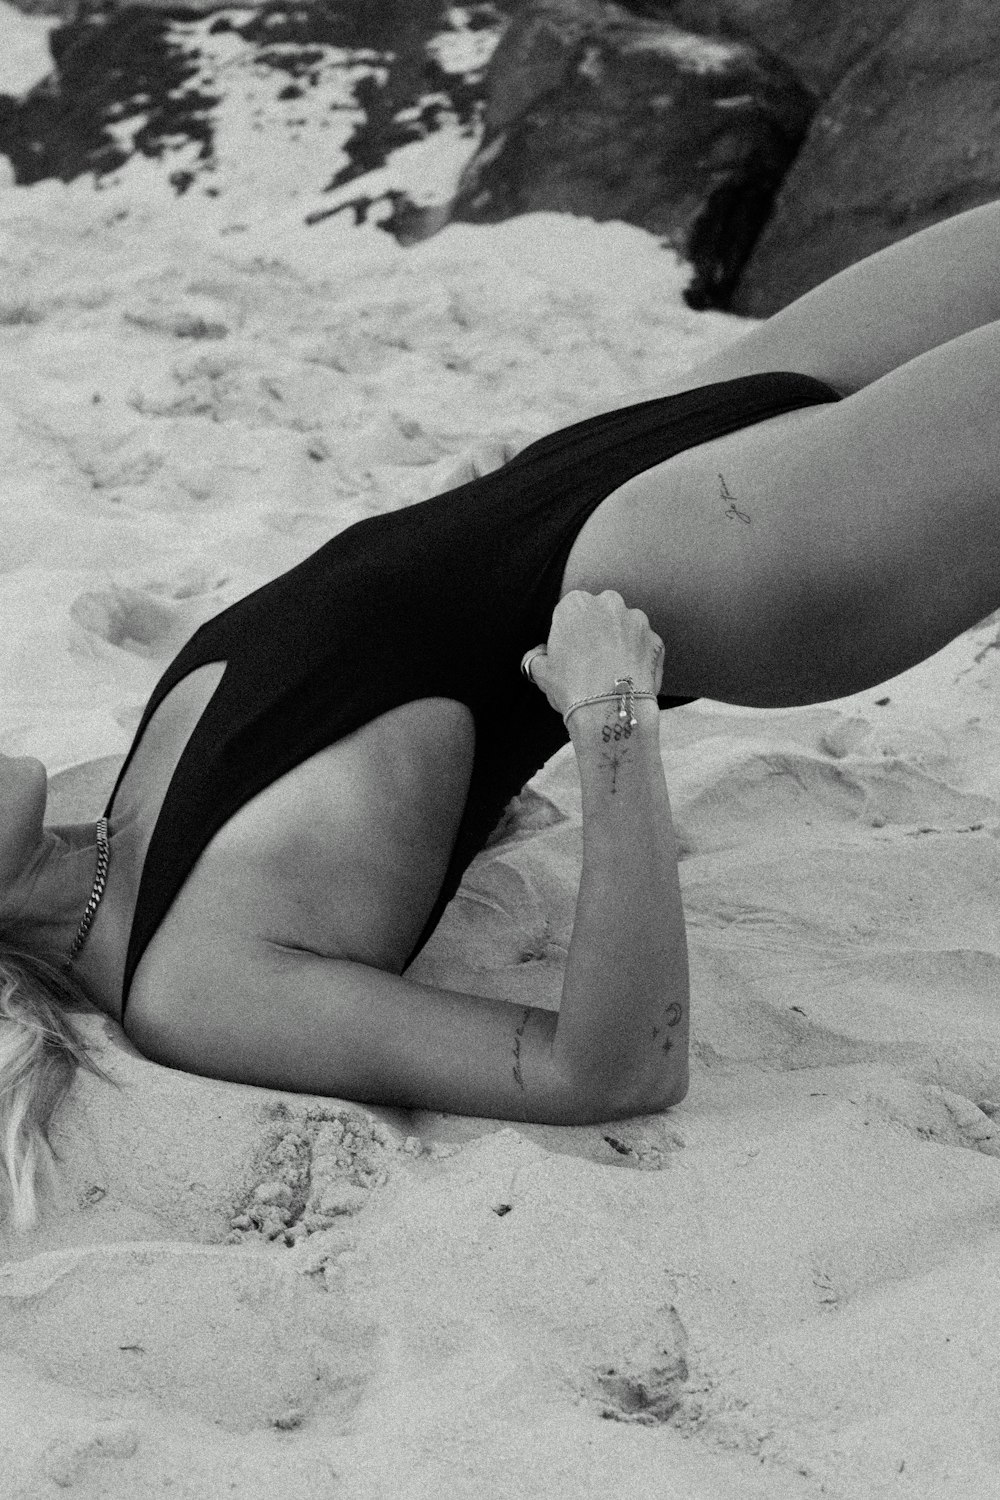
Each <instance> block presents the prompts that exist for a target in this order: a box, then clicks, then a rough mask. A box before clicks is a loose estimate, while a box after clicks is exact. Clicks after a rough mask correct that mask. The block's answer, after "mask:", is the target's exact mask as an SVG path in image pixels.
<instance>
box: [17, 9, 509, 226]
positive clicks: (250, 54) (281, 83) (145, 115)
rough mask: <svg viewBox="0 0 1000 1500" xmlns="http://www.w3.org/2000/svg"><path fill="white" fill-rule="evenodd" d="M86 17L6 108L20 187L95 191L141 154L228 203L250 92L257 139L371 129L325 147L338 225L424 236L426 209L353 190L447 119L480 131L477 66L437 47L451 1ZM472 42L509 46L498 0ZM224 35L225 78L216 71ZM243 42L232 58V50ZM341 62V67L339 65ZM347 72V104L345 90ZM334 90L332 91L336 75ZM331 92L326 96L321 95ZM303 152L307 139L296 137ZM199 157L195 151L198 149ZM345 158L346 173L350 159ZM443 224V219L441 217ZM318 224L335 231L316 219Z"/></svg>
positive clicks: (61, 35)
mask: <svg viewBox="0 0 1000 1500" xmlns="http://www.w3.org/2000/svg"><path fill="white" fill-rule="evenodd" d="M204 10H205V6H204V5H203V4H200V3H196V4H195V5H194V6H192V7H190V8H188V7H182V6H178V5H176V4H174V5H154V6H149V5H126V6H124V7H116V6H115V5H113V4H111V3H108V4H97V5H95V4H89V5H87V6H86V8H84V9H82V10H81V11H80V13H79V14H78V15H77V16H76V17H75V18H74V19H73V20H72V21H69V22H68V23H67V24H65V25H63V26H59V27H56V28H55V29H54V30H53V31H52V33H51V35H50V38H49V45H50V49H51V52H52V58H53V72H52V74H51V75H50V76H49V77H48V78H46V79H44V80H43V81H42V82H41V83H39V84H38V85H37V86H36V87H35V88H33V89H32V90H31V91H30V92H29V93H28V94H26V95H25V96H24V97H23V98H19V99H15V98H12V97H11V96H9V95H3V94H0V155H6V156H7V157H9V159H10V161H11V164H12V167H13V170H14V177H15V181H16V182H17V183H18V184H30V183H33V182H37V181H39V180H41V179H42V178H46V177H56V178H60V179H62V181H64V182H68V181H71V180H72V179H73V178H75V177H78V176H80V175H81V174H84V173H93V174H94V176H95V177H96V178H97V179H98V181H99V182H100V180H101V179H103V178H106V177H107V176H108V174H111V173H114V172H116V171H118V170H119V169H120V168H122V167H123V166H125V165H126V163H127V162H128V161H129V160H130V159H131V158H132V157H134V156H145V157H150V158H153V159H156V160H162V162H163V169H164V177H165V180H167V181H168V182H169V183H170V184H172V186H173V188H174V191H175V192H177V193H184V192H189V191H202V192H205V193H207V194H210V195H212V196H216V195H218V194H219V192H220V191H224V190H225V186H226V184H225V181H224V180H221V179H220V177H219V162H218V160H217V156H216V139H217V135H218V130H219V125H220V121H221V119H222V117H223V114H224V111H225V109H226V108H227V99H228V97H229V95H230V93H232V92H233V91H234V90H239V89H242V90H243V94H244V100H245V99H246V98H247V97H249V92H250V91H251V90H252V91H253V94H254V96H255V98H256V101H257V106H259V107H257V106H255V108H256V113H257V114H258V115H260V116H262V117H264V118H265V119H266V124H261V125H259V126H255V128H256V129H259V130H260V131H261V132H262V139H261V144H262V146H264V145H265V142H264V139H263V132H264V131H265V130H267V131H275V130H281V129H285V130H287V131H289V132H294V131H296V130H301V129H302V128H303V127H304V125H305V120H304V118H296V116H297V115H299V116H303V117H304V116H305V115H306V114H307V113H308V110H309V107H310V106H311V107H312V118H313V119H316V118H317V117H326V118H330V117H331V112H334V115H333V118H335V117H336V114H338V113H339V115H340V117H341V118H343V113H344V112H345V111H346V110H350V111H351V112H352V113H355V112H356V113H358V114H359V115H360V116H361V118H360V120H359V122H358V123H357V124H356V125H354V126H353V127H352V128H351V130H350V134H349V138H348V139H347V140H346V143H345V142H344V141H343V139H342V138H338V139H337V143H336V145H335V146H329V145H328V142H329V141H330V139H331V137H330V136H326V137H320V136H317V144H318V146H319V147H320V148H321V149H322V148H323V147H324V146H326V148H327V149H328V150H329V152H330V169H329V176H328V177H327V179H326V182H325V183H323V181H322V178H321V179H320V182H319V184H317V187H316V189H315V191H325V192H328V193H330V194H331V195H336V203H337V208H336V209H331V212H333V211H336V212H341V211H348V212H353V214H354V216H355V219H357V220H359V221H360V220H363V219H364V218H365V217H367V216H368V214H369V213H370V212H371V210H372V209H373V208H374V207H375V205H376V204H377V205H378V206H379V207H380V209H382V210H383V211H384V210H386V209H388V210H389V218H388V220H387V221H386V227H387V228H388V229H390V230H391V231H393V232H398V234H399V237H400V238H403V239H413V238H416V237H418V235H419V232H420V224H421V219H422V213H423V210H422V207H421V206H420V205H414V204H412V203H410V202H409V201H408V200H407V198H406V195H405V194H404V193H402V192H399V191H397V190H394V189H386V190H385V191H384V192H381V193H380V194H377V195H373V194H372V193H370V192H369V193H366V192H364V191H363V190H359V193H358V195H357V197H355V198H351V197H349V196H345V193H344V189H345V188H348V187H349V184H350V183H351V182H353V181H354V180H355V179H361V178H363V177H364V176H365V175H366V174H368V173H370V172H371V171H372V170H373V169H374V168H377V167H380V166H382V165H383V164H384V163H385V161H386V160H387V158H388V157H389V156H390V155H391V153H392V152H393V151H395V150H397V149H398V148H399V147H402V146H406V145H408V144H409V143H411V142H414V141H420V140H423V139H424V138H425V137H427V136H429V135H431V134H433V133H434V131H435V130H437V129H438V128H439V126H440V123H441V122H442V121H443V120H444V119H447V120H448V121H449V122H457V125H458V127H459V129H460V130H461V131H464V132H467V133H468V135H469V149H470V151H471V150H472V148H473V144H474V139H475V134H476V131H477V130H478V127H479V121H480V115H481V99H482V67H481V66H479V67H473V68H471V69H470V70H467V71H462V69H461V67H457V68H456V67H454V66H452V67H447V66H445V65H444V64H443V63H442V61H441V58H440V56H439V54H438V51H437V50H436V49H435V46H434V45H432V44H433V43H435V42H436V41H439V40H440V39H441V38H442V36H444V35H445V34H446V33H447V32H448V31H449V29H451V21H450V19H449V13H450V10H451V7H450V6H449V5H448V0H350V3H349V4H337V3H335V0H291V3H282V0H266V3H265V4H263V5H260V6H257V7H254V8H245V7H241V8H226V7H218V5H216V6H215V8H214V9H213V12H212V14H210V15H207V14H204V13H203V11H204ZM462 20H463V23H464V24H467V25H468V27H469V28H470V29H472V30H477V29H478V30H482V31H485V32H492V33H493V34H494V35H495V36H499V33H500V30H501V28H502V26H503V24H504V20H505V16H504V13H503V11H502V10H500V9H499V8H498V6H497V5H496V4H493V3H491V0H472V3H470V4H467V5H465V6H464V7H462ZM222 33H226V34H227V35H226V38H225V41H226V43H227V48H226V56H225V66H224V68H218V67H216V66H215V63H214V61H213V59H214V53H215V51H218V50H219V49H218V46H217V45H216V46H215V48H214V50H213V43H216V42H217V40H218V39H219V38H221V34H222ZM234 40H235V41H236V42H238V44H239V45H238V47H237V49H236V51H235V52H234V51H233V50H232V49H231V48H230V47H229V46H228V43H230V42H232V41H234ZM334 54H335V55H336V59H339V62H335V63H331V58H333V57H334ZM346 63H350V65H351V66H350V74H349V77H350V80H351V81H350V95H351V97H350V98H349V99H346V100H345V97H344V95H345V89H344V83H343V79H344V77H345V65H346ZM332 73H336V74H337V76H338V79H339V80H340V81H338V82H336V85H335V86H334V85H333V84H331V82H330V79H331V74H332ZM324 91H325V92H324ZM294 138H296V139H297V138H298V137H294ZM192 146H194V148H195V149H194V150H193V151H192V149H191V148H192ZM345 157H346V160H345ZM440 216H441V215H440V211H439V214H438V217H439V219H440ZM309 217H310V220H311V222H317V221H318V220H319V219H321V218H323V217H325V213H324V212H322V211H318V212H317V211H314V212H313V213H312V214H311V215H310V216H309Z"/></svg>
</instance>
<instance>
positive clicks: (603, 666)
mask: <svg viewBox="0 0 1000 1500" xmlns="http://www.w3.org/2000/svg"><path fill="white" fill-rule="evenodd" d="M529 670H530V674H531V680H532V682H534V683H535V685H536V686H537V687H538V688H540V689H541V691H542V692H543V693H544V694H545V696H546V698H547V699H548V700H549V703H550V704H551V705H552V707H553V708H554V709H555V711H556V713H558V714H564V713H565V712H566V710H567V709H568V708H569V706H570V704H571V703H576V702H577V701H578V700H579V699H580V698H589V697H591V696H593V695H594V694H595V693H610V692H613V690H614V684H615V680H616V679H617V678H619V677H631V678H632V680H633V682H634V684H635V689H636V692H642V693H648V692H654V693H656V692H659V690H660V684H661V682H662V680H663V642H662V641H661V640H660V637H659V636H658V635H657V634H656V633H655V631H653V630H652V629H651V628H650V624H649V620H648V619H647V618H646V616H645V615H644V614H643V612H642V610H641V609H629V608H628V606H627V605H626V603H625V600H624V599H623V598H622V596H621V594H616V593H615V592H614V591H613V590H612V589H606V590H605V591H604V593H603V594H586V593H584V592H583V591H582V590H580V589H575V590H574V591H573V592H572V593H569V594H566V595H564V597H563V598H562V599H560V601H559V603H558V604H557V605H556V608H555V612H554V613H553V616H552V628H551V630H550V631H549V639H548V643H547V644H546V645H545V646H544V647H542V646H540V647H539V648H538V654H537V655H536V656H534V657H533V659H532V660H531V662H530V667H529Z"/></svg>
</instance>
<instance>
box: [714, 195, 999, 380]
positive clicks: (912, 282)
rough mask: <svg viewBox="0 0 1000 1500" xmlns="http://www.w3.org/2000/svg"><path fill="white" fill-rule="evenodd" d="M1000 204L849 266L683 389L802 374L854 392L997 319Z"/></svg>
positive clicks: (746, 337) (740, 341)
mask: <svg viewBox="0 0 1000 1500" xmlns="http://www.w3.org/2000/svg"><path fill="white" fill-rule="evenodd" d="M998 246H1000V202H996V203H987V204H984V205H982V206H981V207H979V208H973V209H969V210H968V211H967V212H966V213H961V214H956V215H955V216H954V217H953V218H950V219H943V220H941V222H940V223H937V224H932V225H931V226H930V227H929V228H928V229H923V230H921V231H920V232H919V233H918V234H912V235H909V236H908V237H907V238H906V239H903V240H898V241H897V242H896V243H895V244H893V245H888V246H887V247H886V248H885V249H884V250H880V251H878V252H877V253H876V254H874V255H869V256H866V257H865V258H864V259H863V260H859V261H857V262H856V263H855V264H854V265H852V266H848V267H846V269H845V270H843V271H840V272H839V273H838V274H837V275H836V276H832V277H830V278H829V280H827V281H824V282H822V283H821V284H820V285H819V286H817V287H814V288H813V290H812V291H810V292H807V293H806V294H805V295H804V296H802V297H798V298H797V299H796V300H795V301H794V302H791V303H789V305H788V306H787V307H785V308H783V309H782V310H781V312H779V313H776V314H775V315H774V316H773V317H771V318H768V319H767V320H766V321H765V322H764V323H761V324H759V325H758V326H756V327H754V328H752V329H751V330H750V331H749V332H748V333H746V334H744V335H743V337H742V338H739V339H737V340H736V341H735V342H734V343H733V344H730V345H728V346H727V347H726V348H725V349H723V350H722V351H721V352H720V353H719V354H717V355H714V356H713V357H712V358H711V359H710V360H708V361H706V362H705V364H703V365H699V366H698V367H697V369H696V370H695V371H692V372H689V377H688V378H687V380H686V381H685V383H686V384H691V385H694V384H699V385H700V384H703V383H707V382H708V381H711V380H729V379H732V378H733V377H735V376H737V375H750V374H753V373H754V372H755V371H758V370H797V371H798V372H799V373H800V374H802V375H814V376H816V377H817V378H818V379H820V380H826V381H828V382H829V383H830V384H831V385H833V386H835V387H836V388H837V390H839V391H843V392H852V391H858V390H860V389H861V388H862V387H863V386H865V385H869V384H870V383H871V382H872V381H873V380H878V379H880V378H881V376H883V375H885V374H887V373H888V372H889V371H890V370H893V369H895V368H896V367H897V366H899V365H902V364H905V363H907V361H909V360H911V359H916V358H917V357H918V356H919V355H921V354H924V353H926V351H927V350H929V349H933V348H935V347H936V346H937V345H939V344H944V343H947V342H948V341H949V340H951V339H954V338H958V337H960V336H961V335H962V334H963V333H968V332H969V331H970V330H972V329H973V328H978V327H980V326H981V325H982V324H984V323H990V322H993V321H995V320H996V319H998V318H1000V269H998V258H997V247H998Z"/></svg>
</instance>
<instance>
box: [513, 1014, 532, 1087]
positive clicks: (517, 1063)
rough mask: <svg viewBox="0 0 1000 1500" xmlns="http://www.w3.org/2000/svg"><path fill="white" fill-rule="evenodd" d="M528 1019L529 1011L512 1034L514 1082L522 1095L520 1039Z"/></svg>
mask: <svg viewBox="0 0 1000 1500" xmlns="http://www.w3.org/2000/svg"><path fill="white" fill-rule="evenodd" d="M530 1019H531V1011H530V1009H529V1010H526V1011H525V1012H524V1018H523V1019H522V1021H521V1024H520V1026H519V1027H518V1028H517V1030H516V1031H515V1032H514V1082H515V1083H516V1084H517V1086H518V1088H519V1089H520V1090H521V1093H522V1094H523V1093H524V1092H525V1089H524V1079H523V1077H522V1076H521V1038H522V1037H523V1036H524V1032H525V1027H526V1026H527V1024H528V1022H529V1020H530Z"/></svg>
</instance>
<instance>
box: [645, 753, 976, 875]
mask: <svg viewBox="0 0 1000 1500" xmlns="http://www.w3.org/2000/svg"><path fill="white" fill-rule="evenodd" d="M685 782H686V784H685ZM673 800H674V805H675V823H676V826H677V833H678V840H679V843H680V846H681V852H682V854H684V855H686V856H688V857H690V856H691V855H697V854H708V853H714V852H718V851H722V850H725V849H732V848H737V847H739V846H740V845H741V844H744V843H746V842H747V841H748V840H752V841H753V842H754V843H755V845H758V846H759V844H760V841H761V839H762V837H764V836H765V834H766V836H767V837H768V838H769V839H771V840H773V841H776V842H780V843H781V844H782V845H787V843H788V841H789V839H796V838H798V839H802V838H808V839H809V840H810V841H813V840H815V838H816V836H817V831H818V830H821V831H822V832H824V833H826V834H828V835H830V836H836V835H837V834H838V833H845V832H848V831H854V830H858V831H860V830H862V829H864V828H866V827H867V828H877V829H881V828H885V827H887V826H889V825H892V826H898V827H913V826H926V825H929V824H933V825H934V826H935V827H936V828H951V829H954V828H969V827H972V826H974V825H977V824H978V825H982V824H983V823H986V822H989V821H995V820H996V819H997V817H998V816H1000V804H998V803H997V802H994V801H993V800H992V799H991V798H988V797H978V796H973V795H970V794H968V793H965V792H962V791H959V790H957V789H956V788H955V787H952V786H949V785H948V784H947V783H946V782H944V781H941V780H939V779H938V778H937V777H935V776H932V775H930V774H928V773H927V772H926V771H923V770H921V769H920V768H919V767H918V766H915V765H913V764H911V763H909V762H908V761H906V760H902V759H896V758H873V759H861V758H852V759H848V758H847V757H846V756H845V757H843V758H840V759H835V758H831V757H828V756H826V755H816V754H810V753H808V752H806V751H803V750H802V749H801V747H799V746H785V747H780V748H778V747H775V748H771V749H768V750H762V749H761V747H760V746H759V745H758V744H756V743H753V742H749V741H736V740H730V739H728V738H722V737H720V739H719V740H717V741H716V742H714V743H713V744H710V745H708V746H706V747H705V749H704V751H703V753H702V755H701V756H700V758H699V763H698V765H697V767H692V768H691V769H690V770H689V771H688V774H687V776H686V777H684V776H683V775H682V776H681V778H680V779H679V781H678V784H677V787H676V790H675V792H674V795H673Z"/></svg>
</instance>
